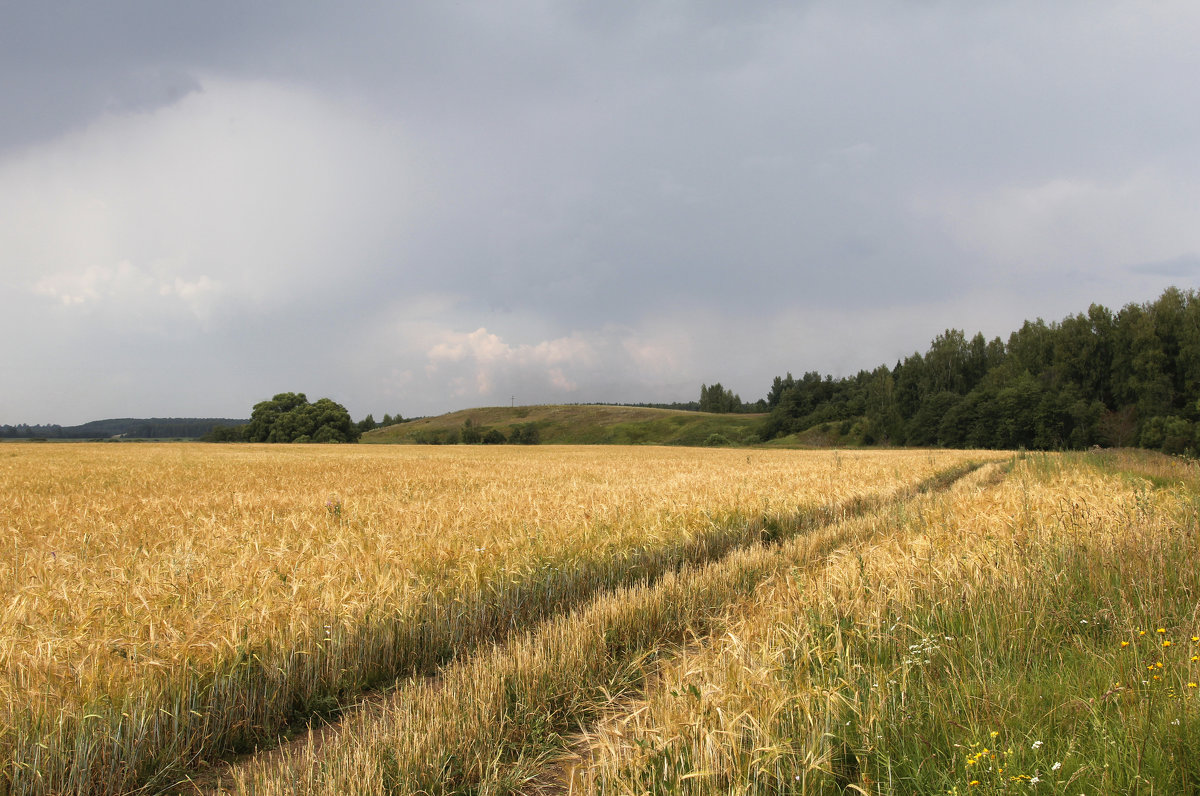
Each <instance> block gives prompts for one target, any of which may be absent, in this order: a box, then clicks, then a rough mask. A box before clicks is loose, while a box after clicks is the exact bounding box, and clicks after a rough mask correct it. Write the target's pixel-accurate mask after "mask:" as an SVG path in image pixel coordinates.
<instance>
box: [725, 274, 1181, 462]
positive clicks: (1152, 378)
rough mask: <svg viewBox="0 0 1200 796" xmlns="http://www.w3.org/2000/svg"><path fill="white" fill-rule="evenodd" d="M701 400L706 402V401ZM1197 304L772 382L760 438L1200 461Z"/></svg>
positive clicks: (939, 343) (1032, 324)
mask: <svg viewBox="0 0 1200 796" xmlns="http://www.w3.org/2000/svg"><path fill="white" fill-rule="evenodd" d="M703 397H704V395H703V393H702V401H703ZM1198 402H1200V298H1198V296H1197V294H1196V293H1195V291H1190V290H1186V291H1185V290H1180V289H1178V288H1174V287H1172V288H1168V289H1167V290H1166V291H1165V292H1164V293H1163V294H1162V296H1160V297H1159V298H1158V299H1157V300H1156V301H1153V302H1147V303H1144V304H1128V305H1126V306H1125V307H1124V308H1122V309H1121V310H1120V311H1118V312H1115V313H1114V312H1112V311H1111V310H1109V309H1107V308H1105V307H1103V306H1101V305H1098V304H1093V305H1092V306H1091V307H1089V308H1088V310H1087V312H1084V313H1079V314H1076V315H1071V316H1068V317H1067V318H1064V319H1063V320H1062V321H1060V322H1052V323H1046V322H1045V321H1043V320H1041V319H1040V318H1039V319H1038V320H1036V321H1026V322H1025V323H1024V324H1023V325H1022V326H1021V328H1020V329H1018V330H1017V331H1015V332H1013V333H1012V334H1011V335H1010V336H1009V338H1008V341H1007V342H1004V341H1002V340H1001V339H1000V338H999V337H996V338H993V339H992V340H987V339H985V338H984V337H983V335H982V334H976V335H975V336H974V337H971V338H968V337H967V336H966V335H965V334H964V332H962V331H960V330H957V329H949V330H947V331H945V332H943V333H942V334H940V335H938V336H937V337H935V338H934V340H933V342H932V343H931V344H930V347H929V349H928V350H927V351H926V352H925V353H924V354H921V353H919V352H914V353H913V354H912V355H910V356H908V357H906V358H904V359H903V360H901V361H898V362H897V363H896V364H895V366H894V367H890V368H889V367H887V366H886V365H880V366H879V367H877V368H875V369H874V370H871V371H866V370H863V371H859V373H857V374H856V375H854V376H851V377H846V378H841V379H834V378H833V377H832V376H822V375H820V374H819V373H816V372H809V373H805V374H804V375H803V376H801V377H800V378H798V379H797V378H794V377H793V376H792V374H791V373H788V374H787V375H786V376H782V377H779V376H777V377H775V380H774V382H773V384H772V385H771V389H770V391H769V392H768V395H767V399H766V403H767V407H768V409H769V410H770V416H769V418H768V420H767V421H766V423H765V424H764V428H763V433H762V437H763V439H772V438H775V437H780V436H785V435H789V434H794V433H797V432H801V431H805V430H807V429H811V428H813V427H817V428H819V429H822V430H827V431H830V432H832V433H836V434H838V435H840V436H841V437H848V438H850V439H851V440H852V441H856V442H861V443H863V444H894V445H921V446H929V445H933V446H946V447H979V448H1019V447H1025V448H1031V449H1061V448H1076V449H1078V448H1085V447H1089V446H1092V445H1110V446H1126V445H1140V446H1142V447H1146V448H1152V449H1156V450H1162V451H1165V452H1168V453H1196V452H1198V451H1200V403H1198Z"/></svg>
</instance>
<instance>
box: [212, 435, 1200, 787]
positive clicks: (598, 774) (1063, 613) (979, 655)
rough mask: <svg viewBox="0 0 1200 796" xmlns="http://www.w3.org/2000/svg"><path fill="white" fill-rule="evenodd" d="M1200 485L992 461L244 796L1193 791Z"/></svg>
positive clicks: (599, 621)
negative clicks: (942, 487) (945, 485)
mask: <svg viewBox="0 0 1200 796" xmlns="http://www.w3.org/2000/svg"><path fill="white" fill-rule="evenodd" d="M1198 500H1200V473H1198V472H1197V470H1196V468H1195V466H1194V465H1188V464H1183V463H1180V462H1179V461H1178V460H1171V459H1167V458H1165V457H1160V456H1149V455H1145V454H1120V453H1118V454H1102V455H1094V454H1092V455H1087V454H1085V455H1075V456H1059V455H1042V456H1036V457H1031V458H1024V459H1020V460H1017V461H1014V462H1009V463H1007V464H991V465H987V466H986V467H984V468H983V469H981V470H979V471H977V472H976V473H974V474H971V475H968V476H967V477H965V478H963V479H961V480H960V481H959V482H958V483H956V484H954V485H953V486H952V487H950V488H949V489H946V490H930V491H927V492H924V493H918V494H912V495H909V496H907V497H905V498H903V499H900V500H895V501H890V502H888V503H886V504H880V505H878V506H876V507H875V508H874V509H873V510H870V511H866V512H862V513H858V514H855V515H853V516H847V517H845V518H843V519H840V520H838V521H835V522H833V523H830V524H828V525H825V526H823V527H821V528H816V529H813V530H812V531H810V532H809V533H805V534H802V535H798V536H795V537H793V538H790V539H788V540H786V541H784V542H783V543H782V544H780V545H778V546H773V547H752V548H747V549H743V550H738V551H735V552H734V553H732V554H730V555H729V556H727V557H725V558H724V559H722V560H720V561H715V562H711V563H708V564H706V565H702V566H696V567H688V568H685V569H683V570H681V571H679V572H676V573H673V574H671V575H669V576H666V577H664V578H662V579H660V580H659V581H657V582H656V583H653V584H643V585H637V586H634V587H630V588H625V589H621V590H618V591H615V592H613V593H609V594H606V595H601V596H598V597H597V598H596V599H595V600H593V601H591V602H590V603H588V604H587V605H586V606H582V607H581V608H580V609H578V610H577V611H575V612H573V613H571V614H570V615H566V616H562V617H556V618H552V619H549V620H547V621H546V622H544V623H542V624H540V625H539V626H537V627H535V628H532V629H531V630H530V632H529V633H527V634H525V635H523V636H521V637H519V638H516V639H514V640H512V641H511V642H510V643H508V644H507V645H504V646H501V647H497V648H495V649H494V650H491V651H488V652H486V653H483V654H481V655H478V656H475V657H473V658H472V659H469V660H464V661H460V662H456V663H454V664H452V665H450V666H448V667H446V668H445V669H444V670H443V671H442V674H441V676H440V677H439V678H438V680H437V681H428V680H420V679H416V680H411V681H409V682H407V683H405V684H403V685H402V686H401V687H400V688H398V689H397V690H396V691H395V693H394V694H392V696H391V697H390V699H389V700H388V701H387V702H386V703H385V704H384V705H383V706H376V707H373V708H371V709H367V710H364V711H362V712H361V713H360V714H359V715H357V716H355V717H353V718H352V719H349V720H347V721H345V722H343V724H342V725H341V726H340V727H339V728H338V729H337V732H336V733H335V734H334V736H333V737H332V738H329V737H325V738H322V739H321V740H322V742H321V743H316V742H314V741H310V742H309V743H308V744H303V743H302V744H299V745H298V746H297V747H296V748H294V749H292V750H290V751H289V753H288V754H287V755H285V756H283V757H282V758H280V757H278V756H277V757H273V758H271V759H269V760H265V761H263V762H261V763H258V764H254V763H252V764H250V765H247V766H244V767H242V768H240V769H239V770H238V771H237V772H236V776H235V778H234V780H235V781H234V783H233V785H232V786H230V787H229V788H228V789H229V790H231V791H234V792H238V793H254V794H284V793H287V794H297V793H304V794H318V793H319V794H334V793H350V792H353V793H429V794H434V793H438V794H449V793H478V794H500V793H528V794H534V793H538V794H565V793H591V794H661V793H669V794H730V793H750V794H777V793H795V794H810V793H812V794H821V793H868V794H872V793H881V794H908V793H950V794H968V793H1013V794H1025V793H1068V794H1080V793H1083V794H1115V793H1122V794H1129V793H1138V794H1152V793H1159V794H1175V793H1195V792H1197V789H1200V696H1198V692H1200V686H1198V685H1197V682H1198V681H1200V607H1198V606H1200V603H1198V598H1200V560H1198V559H1200V532H1198V523H1197V514H1196V511H1197V507H1198Z"/></svg>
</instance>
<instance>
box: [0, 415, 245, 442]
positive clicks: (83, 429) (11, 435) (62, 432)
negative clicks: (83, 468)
mask: <svg viewBox="0 0 1200 796" xmlns="http://www.w3.org/2000/svg"><path fill="white" fill-rule="evenodd" d="M245 422H246V421H245V420H233V419H230V418H207V417H151V418H130V417H126V418H114V419H111V420H93V421H91V422H89V423H83V424H82V425H78V426H61V425H57V424H45V425H29V424H26V423H19V424H15V425H4V426H0V438H7V439H109V438H112V437H125V438H134V439H190V438H194V437H200V436H203V435H204V434H207V433H209V432H210V431H212V430H213V429H214V428H216V427H218V426H222V425H223V426H234V425H240V424H242V423H245Z"/></svg>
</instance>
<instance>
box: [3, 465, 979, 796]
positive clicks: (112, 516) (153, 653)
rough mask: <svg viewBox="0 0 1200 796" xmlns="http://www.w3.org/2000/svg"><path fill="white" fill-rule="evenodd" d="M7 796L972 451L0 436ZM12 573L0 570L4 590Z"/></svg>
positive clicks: (165, 782) (246, 729)
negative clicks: (231, 443)
mask: <svg viewBox="0 0 1200 796" xmlns="http://www.w3.org/2000/svg"><path fill="white" fill-rule="evenodd" d="M4 453H5V454H6V456H5V457H4V458H0V487H2V488H0V495H3V496H4V497H3V503H2V504H0V525H3V526H4V527H6V528H7V529H9V531H10V534H9V536H8V541H9V542H11V547H8V546H7V544H6V545H5V546H4V548H3V549H0V576H4V577H0V584H8V585H7V590H5V591H0V677H2V679H0V765H2V766H3V768H2V769H0V793H5V794H6V796H7V794H17V793H22V794H24V793H30V794H33V793H121V792H127V791H129V790H131V789H134V788H139V787H141V788H145V789H147V790H160V789H163V788H166V787H168V786H169V785H170V784H171V783H173V782H175V781H178V780H180V779H182V778H184V777H186V775H187V773H188V771H189V770H191V769H192V767H193V766H194V765H195V764H196V763H197V762H198V761H201V760H213V759H216V758H218V757H220V756H221V755H224V754H227V753H229V752H233V751H238V750H245V749H251V748H253V747H255V746H256V745H258V744H260V743H263V742H267V741H269V740H270V739H271V738H273V737H274V736H275V734H277V733H278V732H279V731H280V730H281V729H283V728H284V727H285V725H286V724H287V723H288V722H290V721H294V720H297V719H304V718H306V717H310V716H313V715H319V714H321V713H323V712H328V711H331V710H333V709H336V707H337V706H339V705H341V704H344V703H346V702H348V701H351V700H353V698H354V696H355V695H356V694H358V693H360V692H361V691H362V690H363V689H365V688H368V687H371V686H373V685H376V684H379V683H384V682H388V681H390V680H391V679H393V678H395V677H396V676H398V675H399V676H404V675H424V674H429V673H432V672H434V671H436V669H437V667H438V666H440V665H441V664H442V663H444V662H446V661H447V660H450V659H452V658H453V657H455V656H456V655H461V654H463V653H466V652H469V651H470V650H471V649H473V648H475V647H476V646H478V645H480V644H484V643H486V642H489V641H491V640H496V639H501V638H503V637H504V636H505V635H507V634H508V633H509V632H511V631H512V630H513V629H519V628H522V627H526V626H528V625H529V624H531V623H533V622H536V621H538V620H540V619H542V618H544V617H547V616H551V615H553V614H555V613H558V612H562V611H565V610H567V609H569V608H570V607H572V606H574V605H577V604H579V603H581V602H582V601H584V600H586V599H589V598H590V597H591V596H593V595H594V594H596V593H597V592H600V591H604V590H608V589H613V588H617V587H621V586H628V585H631V584H636V583H642V582H645V583H648V582H650V581H653V580H654V579H657V578H660V577H662V576H663V575H664V574H666V573H670V572H671V571H673V570H676V569H678V568H680V567H684V566H687V565H689V564H699V563H702V562H704V561H707V560H709V559H712V558H715V557H718V556H721V555H724V554H725V553H727V552H728V551H729V550H732V549H735V548H738V547H741V546H745V545H748V544H751V543H753V542H756V541H759V540H762V539H763V538H782V537H784V536H786V535H788V534H790V533H794V532H796V531H797V530H799V529H801V528H805V527H812V525H813V523H817V522H820V521H823V520H824V519H825V518H828V517H831V516H835V515H837V514H838V513H839V512H841V511H844V510H846V509H847V508H849V507H855V506H857V507H859V508H860V509H861V508H862V507H865V506H867V505H870V504H871V502H872V501H874V500H882V499H885V498H887V496H889V495H894V494H897V493H898V492H900V491H902V490H904V489H911V488H913V487H914V485H915V484H917V483H919V482H920V480H921V479H923V478H934V477H936V476H937V474H938V473H939V472H941V471H944V470H946V469H948V468H953V467H954V466H956V465H957V464H959V463H961V462H963V461H964V460H965V454H957V453H956V454H950V453H947V454H932V453H925V452H923V453H919V454H918V453H878V454H855V455H850V454H841V455H840V456H838V457H836V458H835V457H833V456H832V455H828V454H826V455H821V454H804V453H796V452H754V453H752V454H749V455H748V454H747V453H746V452H744V451H743V452H730V451H664V450H644V449H639V450H629V449H626V450H613V449H603V450H597V449H588V450H586V451H582V450H578V449H553V450H551V449H535V450H520V451H514V450H511V449H504V450H488V449H484V450H478V449H475V450H467V449H457V450H439V451H436V452H430V451H428V450H425V449H405V450H404V451H398V450H396V449H378V448H376V449H367V450H363V449H360V448H350V449H327V448H300V449H295V448H283V449H281V448H270V449H267V448H254V447H241V446H239V447H236V448H230V449H226V448H212V447H204V446H190V445H173V446H149V445H148V446H84V445H72V446H54V445H51V446H5V448H4ZM4 588H5V587H4V586H0V589H4Z"/></svg>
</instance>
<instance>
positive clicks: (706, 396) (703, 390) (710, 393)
mask: <svg viewBox="0 0 1200 796" xmlns="http://www.w3.org/2000/svg"><path fill="white" fill-rule="evenodd" d="M741 409H742V399H741V398H740V397H738V396H737V395H734V394H733V391H732V390H727V389H725V388H724V387H722V386H721V383H720V382H717V383H716V384H714V385H713V386H711V387H708V386H706V385H704V384H701V385H700V411H701V412H716V413H718V414H725V413H728V412H740V411H741Z"/></svg>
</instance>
